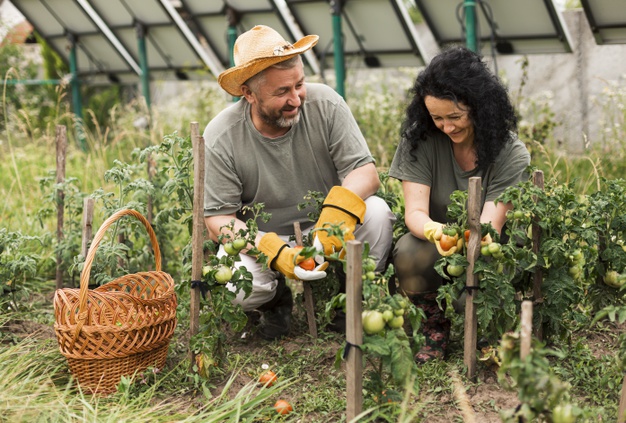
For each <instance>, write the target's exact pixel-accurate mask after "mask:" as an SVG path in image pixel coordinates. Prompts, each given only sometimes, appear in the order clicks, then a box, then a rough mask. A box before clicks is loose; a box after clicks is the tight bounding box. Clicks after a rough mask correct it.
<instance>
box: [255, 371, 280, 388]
mask: <svg viewBox="0 0 626 423" xmlns="http://www.w3.org/2000/svg"><path fill="white" fill-rule="evenodd" d="M277 380H278V377H277V376H276V373H274V372H273V371H271V370H268V371H266V372H264V373H263V374H262V375H261V377H259V383H260V384H262V385H264V386H272V385H273V384H274V383H276V381H277Z"/></svg>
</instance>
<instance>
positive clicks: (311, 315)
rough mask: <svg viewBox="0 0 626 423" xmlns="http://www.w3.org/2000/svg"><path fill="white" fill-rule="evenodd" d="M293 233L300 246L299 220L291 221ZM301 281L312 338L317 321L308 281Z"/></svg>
mask: <svg viewBox="0 0 626 423" xmlns="http://www.w3.org/2000/svg"><path fill="white" fill-rule="evenodd" d="M293 230H294V234H295V235H296V244H297V245H300V246H302V230H301V229H300V222H294V223H293ZM300 282H301V283H302V291H303V292H302V295H304V308H305V309H306V320H307V322H308V324H309V334H310V335H311V336H312V337H313V339H317V322H316V321H315V303H314V302H313V291H312V290H311V284H310V283H309V281H300Z"/></svg>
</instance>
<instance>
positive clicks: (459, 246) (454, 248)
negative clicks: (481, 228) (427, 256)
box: [435, 237, 463, 257]
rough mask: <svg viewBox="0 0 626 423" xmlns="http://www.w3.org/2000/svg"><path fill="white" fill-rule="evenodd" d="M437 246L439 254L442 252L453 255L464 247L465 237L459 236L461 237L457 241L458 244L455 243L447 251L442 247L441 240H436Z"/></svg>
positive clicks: (444, 254)
mask: <svg viewBox="0 0 626 423" xmlns="http://www.w3.org/2000/svg"><path fill="white" fill-rule="evenodd" d="M435 247H437V251H439V254H441V255H442V256H444V257H447V256H451V255H452V254H454V253H457V252H458V253H460V252H461V249H462V248H463V238H462V237H459V239H458V240H457V241H456V245H453V246H452V247H450V248H449V249H448V250H447V251H446V250H444V249H443V248H442V247H441V243H440V242H439V240H435Z"/></svg>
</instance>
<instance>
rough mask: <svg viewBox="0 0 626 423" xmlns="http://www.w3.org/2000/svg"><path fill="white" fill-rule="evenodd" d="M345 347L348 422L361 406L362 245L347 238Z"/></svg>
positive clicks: (357, 413)
mask: <svg viewBox="0 0 626 423" xmlns="http://www.w3.org/2000/svg"><path fill="white" fill-rule="evenodd" d="M346 248H347V253H346V260H347V265H348V267H347V272H346V347H345V348H349V351H348V356H347V365H346V375H347V380H346V394H347V397H346V421H348V422H350V421H352V420H353V419H354V418H355V417H356V416H358V415H359V414H360V413H361V411H362V408H363V352H362V351H361V349H360V346H361V344H363V321H362V319H361V315H362V301H363V292H362V291H363V279H361V274H362V272H363V271H362V265H363V263H362V260H361V257H362V255H363V245H362V244H361V242H360V241H354V240H353V241H348V244H347V246H346Z"/></svg>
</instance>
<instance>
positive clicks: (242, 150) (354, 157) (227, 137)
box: [203, 84, 374, 235]
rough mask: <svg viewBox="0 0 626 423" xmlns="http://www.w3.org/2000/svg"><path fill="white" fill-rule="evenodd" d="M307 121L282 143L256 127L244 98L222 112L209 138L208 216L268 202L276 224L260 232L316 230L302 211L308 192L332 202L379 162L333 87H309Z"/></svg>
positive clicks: (303, 116) (208, 130)
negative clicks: (336, 191) (355, 175)
mask: <svg viewBox="0 0 626 423" xmlns="http://www.w3.org/2000/svg"><path fill="white" fill-rule="evenodd" d="M306 88H307V96H306V100H305V102H304V104H303V106H302V110H301V116H300V121H299V122H298V123H297V124H296V125H295V126H293V127H291V129H290V130H289V131H288V132H287V133H286V134H285V135H283V136H281V137H278V138H273V139H272V138H267V137H264V136H263V135H261V133H259V131H257V130H256V128H255V127H254V125H253V123H252V120H251V117H250V105H249V103H248V102H247V101H245V99H241V100H240V101H238V102H237V103H235V104H233V105H231V106H229V107H228V108H227V109H225V110H223V111H222V112H221V113H219V114H218V115H217V116H216V117H215V118H214V119H213V120H211V122H209V124H208V125H207V127H206V129H205V131H204V135H203V136H204V141H205V183H204V215H205V216H216V215H224V214H231V213H236V214H237V217H238V218H239V219H241V220H243V221H246V220H247V219H248V218H252V216H251V215H250V214H247V215H243V214H242V213H241V208H242V207H243V206H246V205H253V204H256V203H263V204H264V205H265V207H264V209H263V211H265V212H268V213H271V215H272V217H271V219H270V220H269V222H267V223H266V222H263V221H261V220H260V219H258V221H257V224H258V226H259V229H260V230H262V231H265V232H276V233H278V234H280V235H287V234H293V224H294V222H296V221H297V222H300V224H301V226H302V228H303V229H306V228H307V227H310V226H312V225H313V223H314V222H311V221H310V220H309V219H308V217H307V213H309V212H311V211H312V208H311V207H308V208H305V209H303V210H298V207H297V206H298V204H301V203H303V202H304V197H305V196H306V195H307V194H308V192H309V191H313V192H321V193H323V194H324V195H326V194H327V193H328V192H329V191H330V189H331V188H332V187H333V186H335V185H341V181H342V180H343V178H345V176H346V175H347V174H348V173H349V172H350V171H352V170H354V169H356V168H358V167H360V166H363V165H365V164H367V163H371V162H374V159H373V157H372V155H371V154H370V151H369V148H368V146H367V143H366V141H365V138H364V137H363V135H362V134H361V131H360V129H359V127H358V125H357V123H356V121H355V119H354V117H353V116H352V114H351V112H350V109H349V108H348V105H347V104H346V103H345V101H344V100H343V98H342V97H341V96H339V95H338V94H337V93H336V92H335V91H334V90H333V89H332V88H330V87H328V86H326V85H323V84H306Z"/></svg>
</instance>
